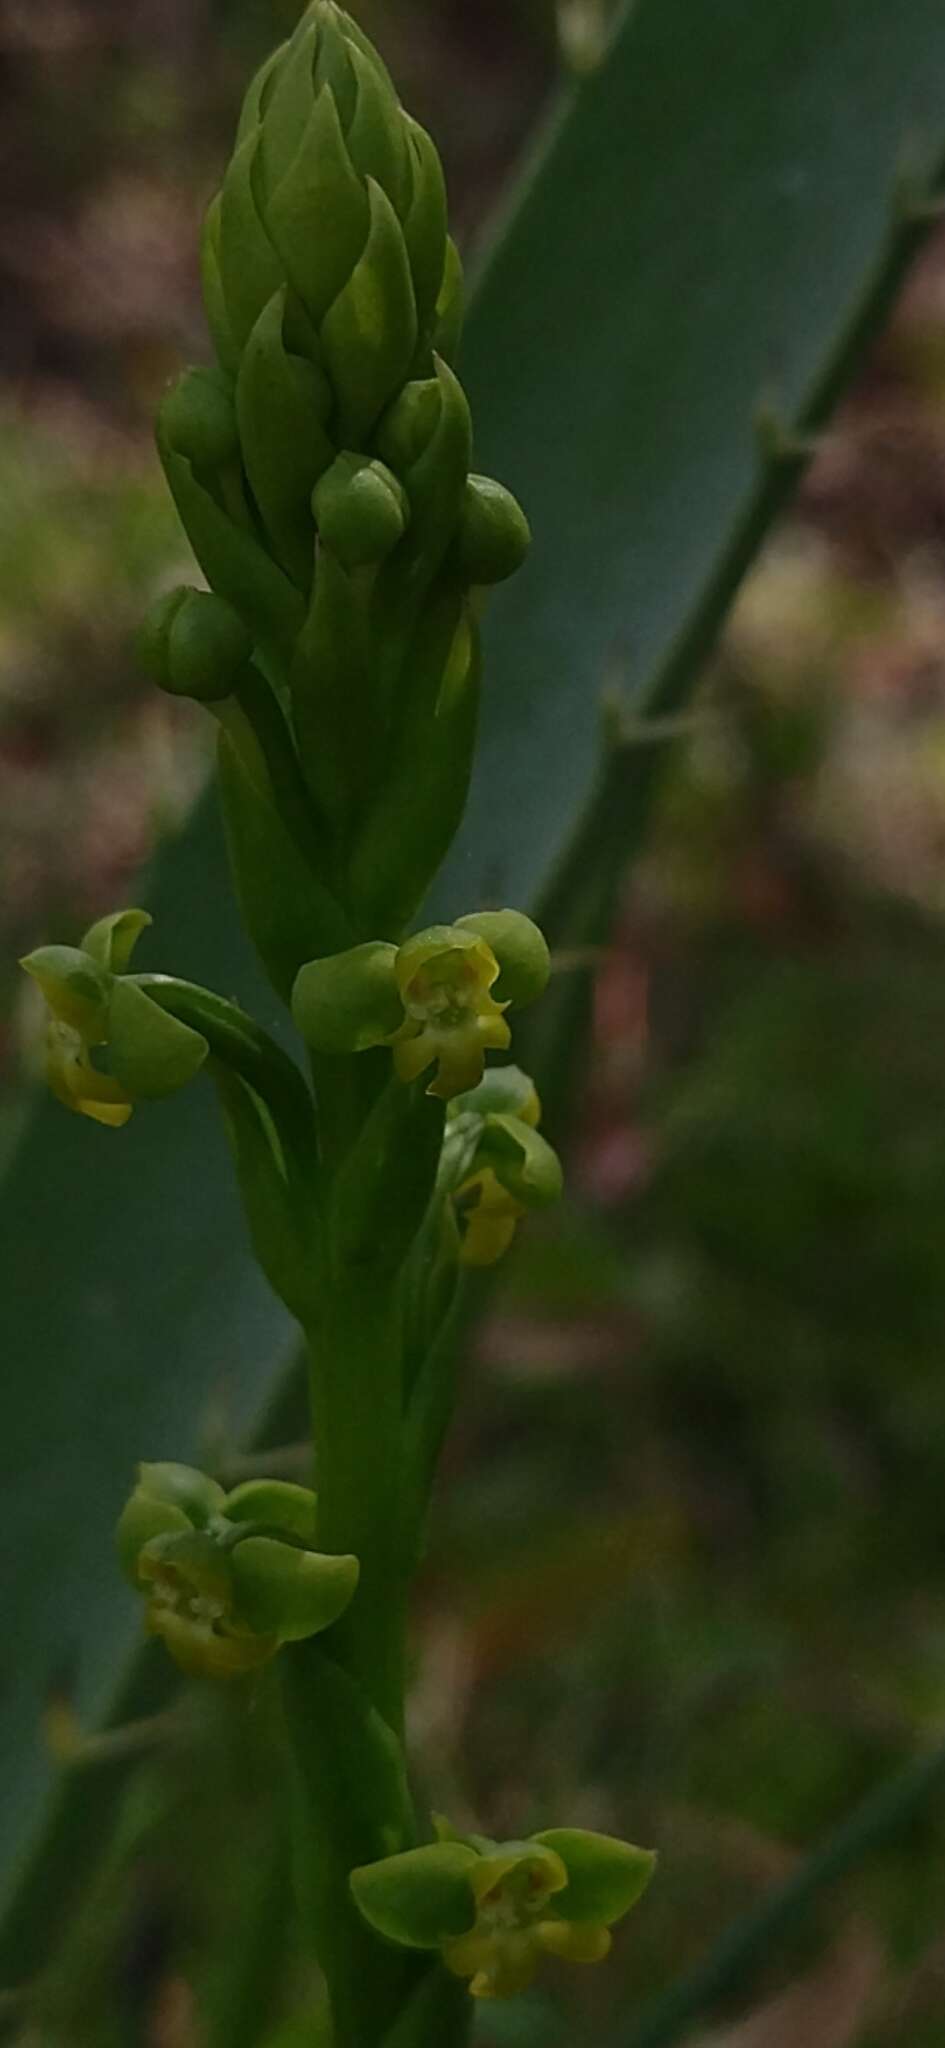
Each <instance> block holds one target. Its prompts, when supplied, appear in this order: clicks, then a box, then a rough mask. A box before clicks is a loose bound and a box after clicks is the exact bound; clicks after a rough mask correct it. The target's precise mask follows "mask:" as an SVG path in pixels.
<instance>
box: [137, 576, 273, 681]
mask: <svg viewBox="0 0 945 2048" xmlns="http://www.w3.org/2000/svg"><path fill="white" fill-rule="evenodd" d="M252 651H253V642H252V638H251V636H250V634H249V633H248V632H247V630H246V627H245V626H244V625H243V622H242V620H241V619H240V618H238V617H237V614H236V612H235V611H234V610H233V609H232V606H230V605H228V604H226V603H225V601H224V599H223V598H222V597H215V596H214V595H213V592H212V591H209V590H189V589H181V590H171V591H168V592H167V594H166V596H164V597H160V598H158V600H157V603H156V604H155V605H152V607H151V610H150V612H149V613H148V615H147V618H146V619H145V621H144V624H143V626H142V627H141V630H140V632H139V635H138V653H139V655H140V657H141V660H142V662H143V663H144V665H145V666H146V667H147V669H148V670H149V672H150V674H151V675H152V676H153V678H154V681H155V682H156V683H158V684H159V686H160V688H161V689H162V690H167V691H169V693H170V695H171V696H173V697H195V698H196V699H197V701H198V703H201V704H214V703H217V702H218V701H220V700H222V699H223V698H224V697H229V696H231V695H232V693H233V691H234V689H235V688H236V686H237V684H238V683H239V680H240V678H241V676H242V675H243V673H244V671H245V669H246V666H247V663H248V661H249V659H250V656H251V654H252Z"/></svg>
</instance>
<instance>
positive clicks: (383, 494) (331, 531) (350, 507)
mask: <svg viewBox="0 0 945 2048" xmlns="http://www.w3.org/2000/svg"><path fill="white" fill-rule="evenodd" d="M312 511H313V513H314V515H315V524H316V526H317V528H318V533H319V538H320V539H321V541H322V542H323V544H324V546H325V547H327V548H330V549H331V552H332V554H333V555H337V557H338V560H339V561H340V562H342V563H343V565H344V567H345V568H346V569H360V568H364V567H366V566H367V565H368V563H371V562H381V561H383V559H384V556H385V555H389V554H390V552H391V549H392V548H395V547H396V545H397V542H398V541H399V540H400V539H401V537H402V535H403V533H404V531H405V529H406V526H407V520H408V518H409V506H408V503H407V498H406V495H405V493H404V491H403V489H402V487H401V485H400V484H399V483H398V481H397V478H396V477H395V476H394V474H393V472H392V471H391V470H389V469H388V468H387V467H386V466H385V464H384V463H383V462H378V461H377V460H376V459H375V460H372V459H371V458H370V457H369V456H367V455H354V454H350V453H348V452H347V451H345V453H344V454H342V455H339V456H338V458H337V460H336V461H335V462H333V463H332V465H331V468H330V469H328V470H326V471H325V474H324V476H322V477H320V478H319V481H318V483H317V484H316V486H315V490H314V492H313V494H312Z"/></svg>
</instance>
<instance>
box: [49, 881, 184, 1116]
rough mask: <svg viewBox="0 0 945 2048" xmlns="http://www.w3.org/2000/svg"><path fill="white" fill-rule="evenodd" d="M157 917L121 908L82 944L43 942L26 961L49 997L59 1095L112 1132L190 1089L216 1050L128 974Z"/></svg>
mask: <svg viewBox="0 0 945 2048" xmlns="http://www.w3.org/2000/svg"><path fill="white" fill-rule="evenodd" d="M150 922H151V919H150V917H149V916H148V914H147V912H146V911H144V910H119V911H115V912H114V913H113V914H112V915H111V916H109V917H103V918H99V920H98V922H97V923H96V924H93V925H90V927H89V930H88V931H87V932H86V934H85V936H84V938H83V940H82V943H81V945H80V946H40V947H39V948H38V949H37V951H36V952H35V953H28V954H27V956H26V958H25V959H24V960H21V962H20V965H21V967H23V968H25V970H26V972H27V974H29V975H30V976H31V977H32V979H33V980H34V981H35V982H36V984H37V987H38V988H40V989H41V990H42V993H43V995H44V997H45V999H46V1007H47V1010H48V1012H49V1017H48V1021H47V1026H46V1078H47V1080H48V1082H49V1086H50V1088H51V1089H52V1092H53V1094H54V1095H55V1096H57V1097H58V1099H59V1101H60V1102H62V1103H64V1104H65V1107H66V1108H67V1109H72V1110H75V1111H76V1112H77V1114H78V1115H79V1116H89V1117H92V1118H93V1119H94V1121H95V1122H96V1123H100V1124H107V1125H109V1126H110V1127H111V1128H112V1129H113V1130H117V1129H120V1127H121V1125H122V1124H126V1123H127V1121H128V1118H129V1117H130V1115H131V1112H132V1109H133V1107H134V1104H135V1103H136V1102H137V1101H138V1100H139V1099H140V1098H142V1097H151V1096H161V1095H169V1094H171V1093H173V1091H174V1090H175V1089H177V1088H181V1087H183V1085H184V1083H185V1082H186V1081H189V1080H190V1079H191V1078H192V1076H193V1075H194V1074H195V1073H196V1072H197V1070H198V1068H199V1067H201V1066H202V1064H203V1062H204V1060H205V1059H206V1057H207V1053H208V1050H209V1047H208V1045H207V1041H206V1039H205V1038H204V1037H203V1036H202V1035H201V1033H200V1032H199V1031H192V1030H191V1029H190V1027H189V1025H187V1024H182V1023H181V1022H180V1020H179V1019H178V1018H177V1017H171V1016H169V1015H168V1014H167V1012H166V1011H164V1010H161V1009H160V1008H159V1007H158V1005H157V1004H156V1003H154V1002H152V1001H151V999H150V997H149V996H147V995H146V994H145V993H144V990H143V989H140V988H138V987H136V986H135V984H134V982H133V981H132V980H124V979H123V978H122V976H123V974H124V970H125V968H126V967H127V965H128V962H129V960H130V957H131V952H132V948H133V947H134V945H135V942H136V940H137V939H138V938H139V936H140V934H141V932H142V931H143V930H144V928H145V926H146V925H149V924H150ZM97 1052H101V1053H102V1054H104V1055H106V1056H107V1059H108V1062H109V1064H108V1069H107V1071H106V1069H105V1067H104V1066H103V1065H98V1064H96V1061H95V1059H94V1058H93V1053H97Z"/></svg>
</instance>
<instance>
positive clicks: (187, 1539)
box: [117, 1464, 358, 1678]
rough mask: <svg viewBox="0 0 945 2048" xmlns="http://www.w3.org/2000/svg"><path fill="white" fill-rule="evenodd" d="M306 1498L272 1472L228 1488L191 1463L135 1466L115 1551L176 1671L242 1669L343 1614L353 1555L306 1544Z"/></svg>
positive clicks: (309, 1530)
mask: <svg viewBox="0 0 945 2048" xmlns="http://www.w3.org/2000/svg"><path fill="white" fill-rule="evenodd" d="M316 1510H317V1503H316V1499H315V1495H314V1494H313V1493H310V1492H309V1491H308V1489H307V1488H305V1487H302V1486H293V1485H290V1484H288V1483H287V1482H283V1481H281V1480H274V1479H259V1480H249V1481H247V1482H246V1483H245V1484H244V1485H242V1486H238V1487H235V1488H234V1490H233V1492H232V1493H229V1494H226V1493H224V1491H223V1488H222V1486H218V1485H217V1484H216V1482H215V1480H213V1479H208V1478H207V1477H206V1475H205V1473H203V1472H198V1471H196V1470H194V1468H193V1467H192V1466H190V1465H175V1464H158V1465H142V1466H141V1468H140V1471H139V1476H138V1484H137V1486H136V1487H135V1489H134V1492H133V1493H132V1495H131V1498H130V1499H129V1501H128V1502H127V1504H126V1506H125V1508H124V1511H123V1513H122V1515H121V1519H120V1521H119V1524H118V1530H117V1543H118V1554H119V1557H120V1559H121V1562H122V1565H123V1566H124V1569H125V1571H126V1573H127V1575H128V1577H129V1579H130V1580H131V1583H132V1585H133V1586H135V1587H136V1588H137V1590H138V1591H139V1592H143V1593H144V1594H145V1627H146V1628H147V1630H148V1633H149V1634H150V1635H155V1636H160V1637H161V1640H162V1641H163V1643H164V1644H165V1647H166V1648H167V1649H168V1650H169V1651H170V1654H171V1656H172V1657H173V1658H174V1661H175V1663H176V1664H179V1665H180V1667H181V1669H182V1670H183V1671H186V1672H188V1673H189V1674H190V1675H191V1676H193V1677H199V1678H240V1677H242V1676H243V1675H244V1674H245V1673H246V1672H249V1671H258V1670H259V1669H260V1667H261V1666H262V1665H263V1664H267V1663H268V1662H269V1659H270V1657H274V1656H275V1653H276V1651H277V1650H278V1649H279V1648H280V1647H281V1645H282V1644H283V1643H287V1642H300V1641H302V1640H303V1639H304V1638H305V1637H307V1636H312V1635H317V1634H318V1633H319V1632H320V1630H322V1629H325V1628H329V1627H330V1626H331V1624H332V1622H334V1621H337V1619H338V1617H339V1615H340V1614H343V1612H344V1610H345V1608H346V1607H347V1606H348V1604H349V1602H350V1600H351V1599H352V1597H353V1595H354V1592H355V1588H356V1586H357V1583H358V1561H357V1558H355V1557H329V1556H326V1555H324V1554H322V1553H321V1552H319V1551H317V1550H315V1548H314V1542H315V1518H316Z"/></svg>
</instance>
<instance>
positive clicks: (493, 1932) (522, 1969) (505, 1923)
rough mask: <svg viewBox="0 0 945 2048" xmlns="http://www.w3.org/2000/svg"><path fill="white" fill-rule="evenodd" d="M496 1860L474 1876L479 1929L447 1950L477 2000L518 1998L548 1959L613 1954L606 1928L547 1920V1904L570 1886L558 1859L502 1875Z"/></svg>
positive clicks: (450, 1965)
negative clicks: (550, 1956)
mask: <svg viewBox="0 0 945 2048" xmlns="http://www.w3.org/2000/svg"><path fill="white" fill-rule="evenodd" d="M497 1860H498V1859H494V1858H484V1859H483V1864H482V1866H481V1869H479V1870H476V1871H474V1872H473V1875H472V1885H473V1891H474V1893H475V1896H476V1924H475V1926H474V1927H472V1928H471V1929H470V1931H469V1933H468V1934H461V1935H458V1936H456V1937H455V1938H454V1939H453V1940H451V1941H448V1942H446V1943H445V1944H444V1948H443V1960H444V1962H445V1963H446V1965H447V1968H448V1969H450V1970H452V1971H453V1973H454V1975H455V1976H457V1977H468V1978H469V1980H470V1981H469V1990H470V1993H471V1995H472V1997H473V1998H514V1997H516V1996H517V1994H518V1993H519V1992H520V1991H525V1990H527V1989H528V1986H529V1984H530V1983H531V1981H532V1978H533V1977H534V1975H535V1972H536V1971H537V1969H538V1966H539V1964H540V1963H541V1961H542V1959H543V1957H544V1956H546V1955H554V1956H558V1957H559V1958H561V1959H563V1960H564V1961H566V1962H574V1963H598V1962H601V1961H602V1960H603V1958H604V1957H605V1956H606V1955H607V1953H608V1951H609V1949H610V1934H609V1932H608V1930H607V1928H606V1927H591V1926H581V1925H575V1924H572V1923H570V1922H568V1921H565V1920H560V1919H553V1918H551V1917H549V1914H548V1904H549V1900H550V1899H551V1898H552V1897H553V1895H554V1893H555V1892H557V1891H562V1890H563V1889H564V1887H565V1885H566V1884H567V1881H568V1880H567V1872H566V1870H565V1868H564V1864H563V1863H562V1862H561V1861H560V1858H558V1857H553V1858H552V1857H551V1856H547V1857H546V1859H545V1868H544V1869H538V1868H536V1867H535V1865H534V1864H531V1865H528V1864H526V1865H525V1866H524V1867H523V1866H522V1865H521V1864H518V1865H516V1866H515V1867H514V1868H513V1869H511V1870H509V1871H508V1872H503V1873H501V1874H499V1875H498V1876H497V1875H496V1870H495V1866H496V1862H497ZM555 1866H557V1867H555Z"/></svg>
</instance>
